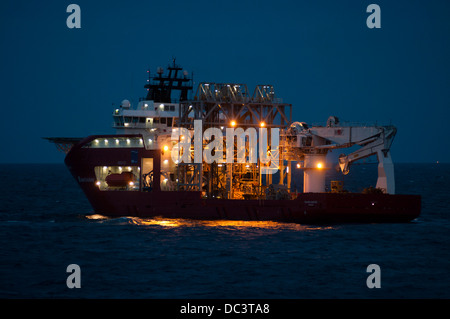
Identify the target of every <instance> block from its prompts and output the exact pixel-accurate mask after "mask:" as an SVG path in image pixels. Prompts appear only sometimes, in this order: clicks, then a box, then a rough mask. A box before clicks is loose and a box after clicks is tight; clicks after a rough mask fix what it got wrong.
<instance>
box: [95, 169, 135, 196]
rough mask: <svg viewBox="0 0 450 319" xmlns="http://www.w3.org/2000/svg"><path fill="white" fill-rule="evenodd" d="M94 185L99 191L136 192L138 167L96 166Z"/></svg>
mask: <svg viewBox="0 0 450 319" xmlns="http://www.w3.org/2000/svg"><path fill="white" fill-rule="evenodd" d="M94 171H95V185H96V186H97V187H98V188H99V189H100V190H101V191H138V190H139V186H140V171H141V168H140V167H139V166H96V167H95V168H94Z"/></svg>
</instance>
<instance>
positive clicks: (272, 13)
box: [0, 0, 450, 163]
mask: <svg viewBox="0 0 450 319" xmlns="http://www.w3.org/2000/svg"><path fill="white" fill-rule="evenodd" d="M71 3H76V4H78V5H79V6H80V8H81V29H69V28H68V27H67V25H66V19H67V17H68V16H69V13H67V12H66V8H67V6H68V5H69V4H71ZM371 3H376V4H378V5H379V6H380V8H381V29H369V28H368V27H367V25H366V19H367V17H368V16H369V14H370V13H367V12H366V8H367V6H368V5H369V4H371ZM449 12H450V2H449V1H445V0H442V1H436V0H433V1H425V0H421V1H411V0H408V1H380V0H371V1H355V0H353V1H336V0H329V1H324V0H319V1H294V0H291V1H283V0H276V1H266V0H262V1H247V0H239V1H235V0H226V1H212V0H209V1H204V0H197V1H188V0H183V1H168V0H165V1H153V0H149V1H132V0H130V1H115V0H109V1H81V0H71V1H21V0H2V1H1V2H0V26H1V27H0V44H1V50H0V70H1V79H0V81H1V85H0V88H1V101H2V106H1V108H2V113H1V114H2V116H1V119H2V120H1V125H0V127H1V136H2V149H1V152H0V154H1V155H0V162H2V163H30V162H32V163H46V162H49V163H58V162H59V163H62V162H63V159H64V154H62V153H59V152H58V151H57V150H56V148H55V147H54V145H52V144H50V143H48V142H47V141H45V140H42V139H41V138H42V137H50V136H58V137H61V136H65V137H84V136H87V135H92V134H99V133H100V134H103V133H106V134H112V133H114V130H113V128H112V127H111V126H112V111H113V109H114V106H118V105H119V104H120V102H121V101H122V100H123V99H125V98H126V99H129V100H130V101H131V102H132V103H137V101H138V99H139V97H142V96H145V93H146V90H145V89H144V87H143V86H144V85H145V83H146V79H147V73H146V70H147V69H148V68H150V69H151V70H152V71H153V72H155V71H156V68H157V67H158V66H163V67H166V66H167V64H168V63H169V62H171V59H172V57H176V62H177V64H180V65H181V66H182V67H183V68H184V69H186V70H188V71H193V72H194V79H195V82H196V84H198V83H199V82H203V81H209V82H219V83H220V82H233V83H246V84H247V85H248V88H249V91H250V93H252V92H253V89H254V87H255V86H256V85H257V84H273V85H274V86H275V90H276V95H277V97H280V98H283V101H284V102H287V103H291V104H292V105H293V119H294V120H296V121H304V122H307V123H325V122H326V120H327V118H328V117H329V116H330V115H336V116H338V117H339V118H340V119H341V120H345V121H351V122H363V123H375V122H378V123H386V124H389V123H392V124H394V125H395V126H397V129H398V132H397V136H396V138H395V141H394V144H393V146H392V157H393V160H394V162H398V163H400V162H436V161H439V162H450V147H449V146H450V143H449V142H448V140H447V139H448V138H449V134H450V133H449V131H448V127H449V125H448V123H450V108H449V105H450V72H449V71H450V18H449ZM113 104H114V105H113Z"/></svg>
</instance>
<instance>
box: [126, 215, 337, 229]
mask: <svg viewBox="0 0 450 319" xmlns="http://www.w3.org/2000/svg"><path fill="white" fill-rule="evenodd" d="M129 223H130V224H134V225H139V226H153V225H156V226H162V227H199V226H200V227H215V228H220V227H224V228H236V229H248V228H253V229H256V228H258V229H280V230H281V229H289V230H318V229H333V227H331V226H325V227H324V226H311V225H301V224H295V223H281V222H275V221H247V220H192V219H182V218H138V217H129Z"/></svg>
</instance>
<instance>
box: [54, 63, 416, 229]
mask: <svg viewBox="0 0 450 319" xmlns="http://www.w3.org/2000/svg"><path fill="white" fill-rule="evenodd" d="M147 73H148V80H147V83H146V84H145V86H144V88H145V89H147V94H146V96H145V97H142V98H140V99H139V102H138V103H137V104H136V105H135V106H133V105H132V103H131V102H130V101H129V100H123V101H122V102H121V104H120V106H119V107H117V108H115V109H114V110H113V114H112V116H113V127H114V128H115V130H116V132H115V134H110V135H92V136H88V137H85V138H59V137H53V138H47V139H48V140H49V141H50V142H53V143H55V144H56V146H57V147H58V149H59V150H61V151H63V152H65V153H66V157H65V159H64V162H65V164H66V166H67V168H68V169H69V171H70V173H71V174H72V176H73V177H74V178H75V180H76V181H77V183H78V184H79V186H80V187H81V189H82V190H83V192H84V194H85V195H86V197H87V199H88V200H89V202H90V204H91V205H92V208H93V210H94V211H95V213H96V214H100V215H103V216H110V217H119V216H135V217H142V218H157V217H161V218H183V219H201V220H250V221H253V220H256V221H279V222H290V223H303V224H317V223H386V222H388V223H396V222H410V221H412V220H414V219H416V218H417V217H419V215H420V210H421V197H420V195H409V194H395V180H394V164H393V161H392V158H391V155H390V148H391V145H392V142H393V140H394V137H395V135H396V132H397V129H396V127H395V126H393V125H391V124H390V125H384V126H382V125H367V124H352V123H350V124H348V123H345V122H341V121H340V119H339V118H338V117H337V116H329V117H328V120H327V121H326V124H324V125H308V124H307V123H305V122H296V121H292V104H288V103H285V102H284V101H283V99H281V98H279V97H277V96H276V94H275V88H274V86H273V85H270V84H263V85H257V86H256V87H255V89H254V91H253V93H250V91H249V90H248V87H247V85H246V84H242V83H215V82H200V83H199V84H198V85H197V86H196V90H195V94H194V81H193V74H191V75H190V74H189V72H187V71H186V70H184V69H183V68H182V67H180V66H179V65H177V64H176V61H175V59H173V61H172V63H169V65H168V66H167V68H166V70H164V68H162V67H158V68H157V69H156V73H154V74H153V73H152V72H151V71H150V70H147ZM255 145H256V146H255ZM349 148H351V150H352V152H350V153H348V154H345V153H342V154H341V155H340V156H339V158H338V163H337V165H336V167H337V168H338V169H339V170H340V171H341V172H342V174H343V175H346V174H348V173H349V172H350V167H351V164H352V163H354V162H356V161H360V160H362V159H365V158H368V157H371V158H373V157H375V158H376V159H377V161H378V179H377V184H376V186H375V187H368V188H366V189H364V191H363V192H361V193H356V192H348V191H346V190H345V187H344V185H343V182H342V181H341V180H334V181H331V182H330V185H329V186H327V185H325V184H326V178H325V175H326V172H327V170H329V169H334V168H335V165H334V164H331V163H328V162H327V160H326V156H327V154H328V153H329V152H330V151H333V150H334V151H336V150H341V149H349ZM354 149H356V150H354ZM294 169H295V170H301V171H303V191H298V190H297V189H296V188H295V187H293V186H292V174H293V170H294Z"/></svg>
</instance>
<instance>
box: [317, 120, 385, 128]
mask: <svg viewBox="0 0 450 319" xmlns="http://www.w3.org/2000/svg"><path fill="white" fill-rule="evenodd" d="M309 126H310V127H327V123H326V122H312V123H311V124H310V125H309ZM350 126H351V127H378V126H392V123H391V122H389V123H388V122H378V121H375V122H352V121H340V122H339V123H338V124H335V125H334V127H350Z"/></svg>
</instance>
